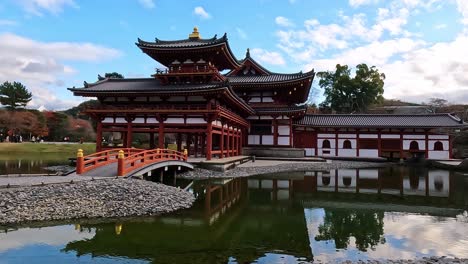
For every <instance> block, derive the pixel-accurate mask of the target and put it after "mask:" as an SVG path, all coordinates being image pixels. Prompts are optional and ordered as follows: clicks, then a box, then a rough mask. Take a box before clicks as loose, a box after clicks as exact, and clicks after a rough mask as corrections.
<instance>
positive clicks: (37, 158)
mask: <svg viewBox="0 0 468 264" xmlns="http://www.w3.org/2000/svg"><path fill="white" fill-rule="evenodd" d="M68 158H69V157H66V156H64V155H63V154H60V153H39V154H30V153H28V154H25V153H13V154H9V155H0V175H5V174H34V173H48V172H49V171H47V170H46V169H45V168H46V167H48V166H56V165H67V164H68V163H69V161H68Z"/></svg>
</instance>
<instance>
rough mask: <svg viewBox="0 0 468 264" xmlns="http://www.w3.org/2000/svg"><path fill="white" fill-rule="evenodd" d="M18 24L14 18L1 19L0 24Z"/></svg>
mask: <svg viewBox="0 0 468 264" xmlns="http://www.w3.org/2000/svg"><path fill="white" fill-rule="evenodd" d="M17 24H18V23H17V22H16V21H14V20H8V19H0V26H15V25H17Z"/></svg>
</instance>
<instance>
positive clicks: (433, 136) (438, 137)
mask: <svg viewBox="0 0 468 264" xmlns="http://www.w3.org/2000/svg"><path fill="white" fill-rule="evenodd" d="M429 139H449V136H448V135H429Z"/></svg>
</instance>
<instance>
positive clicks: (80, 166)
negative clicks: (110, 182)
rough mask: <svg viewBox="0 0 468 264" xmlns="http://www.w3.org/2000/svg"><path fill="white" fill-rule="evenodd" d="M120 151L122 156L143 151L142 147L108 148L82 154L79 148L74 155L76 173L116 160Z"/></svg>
mask: <svg viewBox="0 0 468 264" xmlns="http://www.w3.org/2000/svg"><path fill="white" fill-rule="evenodd" d="M120 151H122V153H123V155H124V157H128V156H131V155H133V154H135V153H139V152H142V151H144V149H136V148H124V149H109V150H105V151H100V152H96V153H93V154H90V155H87V156H84V155H83V150H81V149H79V150H78V153H77V155H76V174H83V173H85V172H88V171H90V170H93V169H96V168H98V167H101V166H105V165H107V164H110V163H113V162H117V160H118V155H119V153H120Z"/></svg>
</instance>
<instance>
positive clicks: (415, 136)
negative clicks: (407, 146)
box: [403, 135, 426, 140]
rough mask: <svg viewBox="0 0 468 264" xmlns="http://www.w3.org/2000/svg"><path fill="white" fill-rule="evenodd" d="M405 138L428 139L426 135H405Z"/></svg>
mask: <svg viewBox="0 0 468 264" xmlns="http://www.w3.org/2000/svg"><path fill="white" fill-rule="evenodd" d="M403 139H424V140H425V139H426V136H425V135H403Z"/></svg>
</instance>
